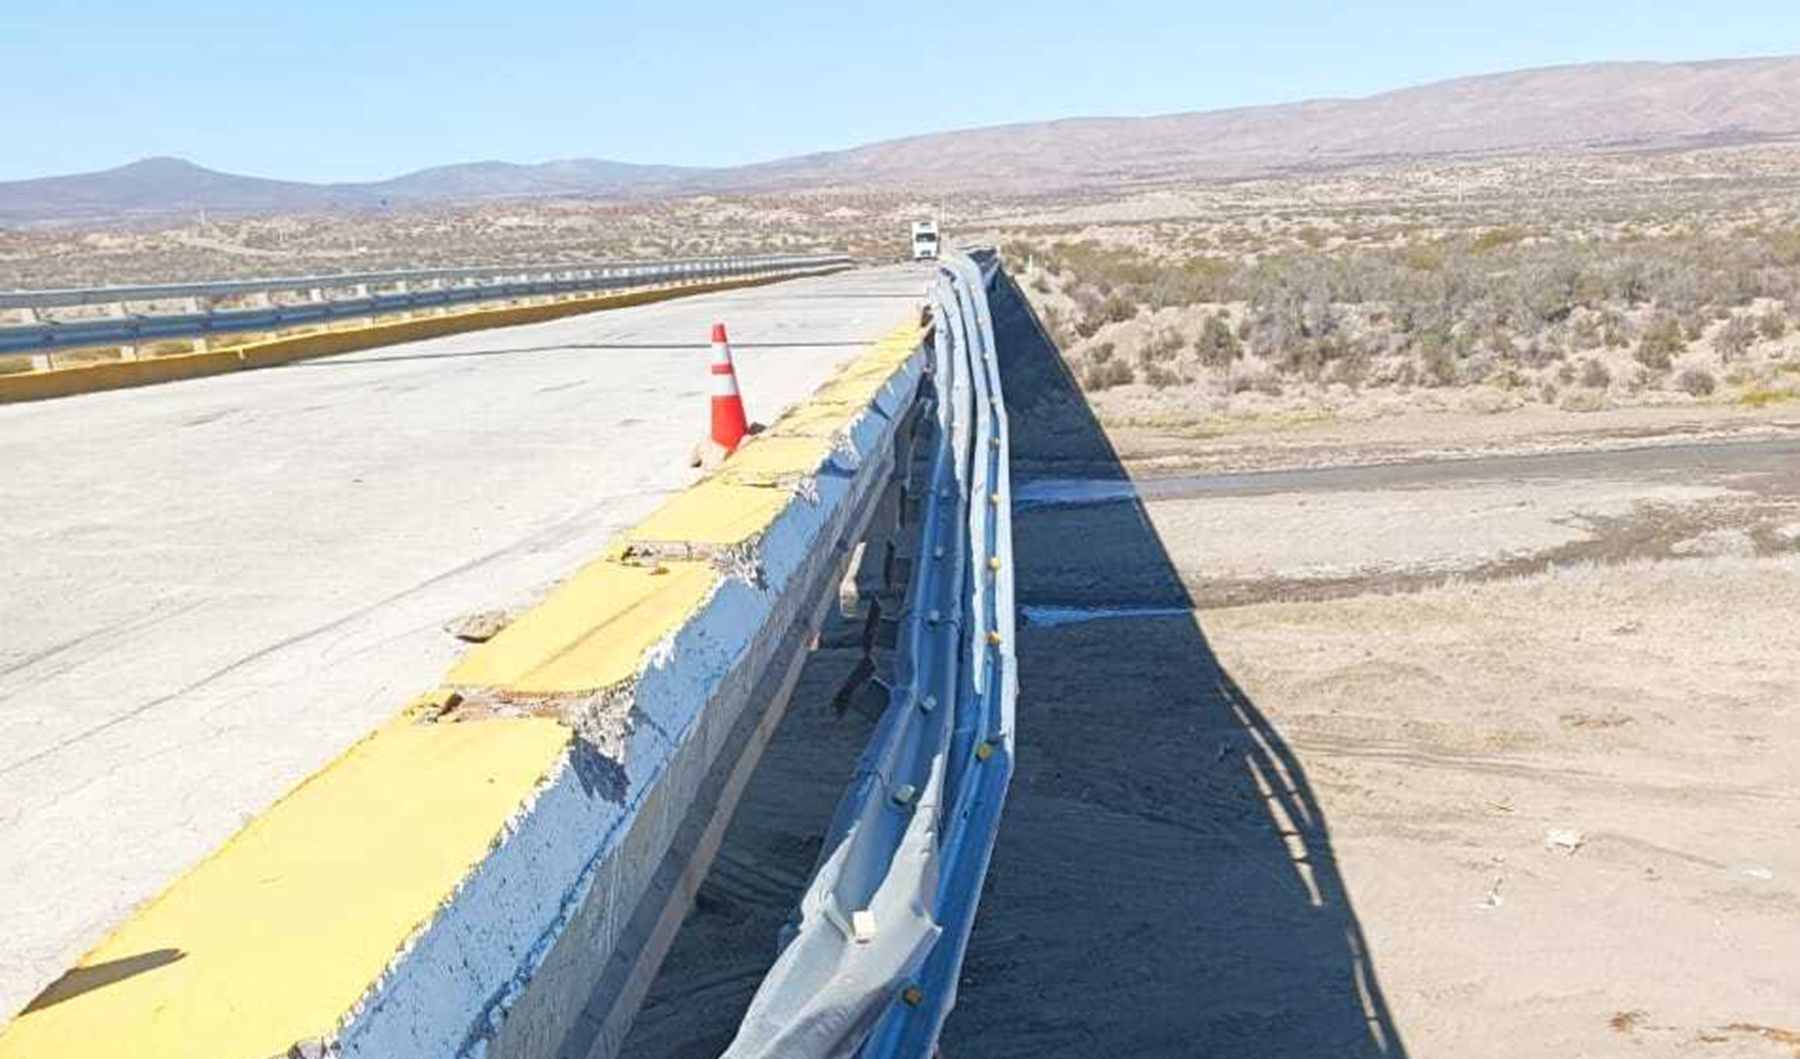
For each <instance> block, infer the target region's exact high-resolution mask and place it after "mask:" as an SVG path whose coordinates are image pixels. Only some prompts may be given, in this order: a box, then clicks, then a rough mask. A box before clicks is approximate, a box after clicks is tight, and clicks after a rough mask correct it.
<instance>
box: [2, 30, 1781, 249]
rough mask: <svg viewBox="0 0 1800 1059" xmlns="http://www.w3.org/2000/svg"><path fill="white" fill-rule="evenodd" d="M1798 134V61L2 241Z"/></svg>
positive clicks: (560, 181) (309, 205)
mask: <svg viewBox="0 0 1800 1059" xmlns="http://www.w3.org/2000/svg"><path fill="white" fill-rule="evenodd" d="M1795 136H1800V58H1770V59H1746V60H1729V61H1717V62H1698V63H1607V64H1598V65H1589V66H1568V67H1557V68H1551V69H1541V70H1526V71H1521V72H1516V73H1505V74H1493V75H1487V76H1482V77H1471V78H1464V79H1460V80H1454V81H1445V82H1440V83H1437V84H1430V85H1424V86H1420V87H1415V88H1407V89H1402V90H1399V91H1394V92H1387V93H1384V94H1381V95H1377V96H1371V97H1369V98H1366V99H1326V100H1313V101H1309V102H1303V103H1294V104H1285V105H1279V106H1262V107H1248V108H1240V109H1235V110H1221V111H1211V112H1204V113H1183V114H1170V115H1164V116H1158V117H1084V118H1071V119H1068V120H1064V121H1052V122H1039V123H1033V124H1022V125H1010V126H1003V127H997V128H985V129H971V130H963V131H956V132H944V133H935V134H930V135H922V136H914V137H909V138H905V139H899V140H890V141H885V142H881V143H874V144H868V145H865V146H859V147H853V148H851V149H848V150H843V151H832V152H826V153H821V154H813V155H806V156H802V157H797V158H790V159H785V160H781V161H776V162H770V163H764V164H757V165H747V166H738V167H728V168H722V169H682V168H677V167H672V166H654V165H627V164H622V163H617V162H607V161H598V160H593V159H574V160H566V161H557V162H546V163H543V164H539V165H510V164H504V163H500V162H480V163H472V164H464V165H449V166H440V167H436V168H432V169H426V170H421V171H419V172H416V173H411V174H408V175H405V176H401V177H397V178H394V179H390V180H383V181H375V182H370V183H362V184H330V185H325V184H303V183H296V182H291V181H280V180H265V179H259V178H252V177H242V176H236V175H232V174H227V173H218V172H214V171H212V170H208V169H204V168H202V167H200V166H196V165H193V164H190V163H187V162H184V161H181V160H179V159H147V160H145V161H142V162H136V163H133V164H131V165H127V166H123V167H121V168H118V169H112V170H107V171H105V172H100V173H86V174H79V175H74V176H59V177H48V178H43V179H38V180H30V181H15V182H12V183H0V227H4V226H15V227H16V226H22V225H44V224H88V225H94V224H105V223H108V222H121V221H134V222H138V223H142V222H144V221H146V220H152V219H154V218H156V217H159V216H163V217H166V216H169V215H172V214H188V215H193V214H196V213H198V212H199V211H201V210H207V211H209V212H211V213H212V214H213V215H215V216H224V215H235V216H243V215H250V214H269V213H296V212H313V211H319V210H340V211H354V212H376V213H380V212H385V211H390V210H394V209H404V208H409V207H420V206H431V207H446V206H456V205H470V204H474V203H481V202H492V201H496V200H523V199H540V200H541V199H574V200H584V199H585V200H595V199H599V200H610V201H633V200H644V199H648V198H681V197H687V196H692V195H697V194H709V195H744V194H793V193H808V192H833V193H858V194H859V193H867V192H872V191H879V192H885V193H901V194H921V195H927V196H941V195H945V194H950V193H979V194H983V195H1041V194H1054V195H1058V196H1061V197H1069V196H1100V197H1104V196H1108V195H1115V194H1119V193H1121V192H1128V191H1133V190H1142V189H1144V188H1150V187H1167V186H1176V185H1180V184H1182V183H1185V182H1192V181H1194V180H1199V179H1218V178H1241V177H1247V176H1256V175H1268V174H1280V173H1294V172H1296V171H1305V172H1316V171H1319V170H1328V169H1334V168H1340V167H1344V166H1352V165H1366V164H1370V163H1378V162H1391V161H1394V160H1399V159H1414V160H1417V159H1444V158H1452V157H1457V158H1468V157H1481V156H1494V155H1502V154H1513V153H1518V152H1534V151H1538V152H1541V151H1546V150H1554V151H1558V152H1562V153H1565V154H1567V153H1571V152H1583V153H1591V152H1597V151H1601V152H1603V151H1618V150H1635V151H1642V150H1648V149H1670V148H1691V147H1695V146H1705V145H1719V144H1731V143H1747V142H1761V141H1768V140H1779V139H1786V138H1792V137H1795Z"/></svg>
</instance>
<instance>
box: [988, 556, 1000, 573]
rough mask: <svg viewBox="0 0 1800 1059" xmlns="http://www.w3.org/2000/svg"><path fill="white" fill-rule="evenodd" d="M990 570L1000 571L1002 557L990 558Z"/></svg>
mask: <svg viewBox="0 0 1800 1059" xmlns="http://www.w3.org/2000/svg"><path fill="white" fill-rule="evenodd" d="M988 569H989V570H998V569H1000V557H999V556H998V555H994V556H989V557H988Z"/></svg>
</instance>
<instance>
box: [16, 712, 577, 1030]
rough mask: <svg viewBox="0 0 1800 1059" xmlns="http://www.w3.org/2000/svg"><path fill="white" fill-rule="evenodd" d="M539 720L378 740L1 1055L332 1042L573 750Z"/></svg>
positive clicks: (123, 946)
mask: <svg viewBox="0 0 1800 1059" xmlns="http://www.w3.org/2000/svg"><path fill="white" fill-rule="evenodd" d="M568 741H569V733H568V732H567V731H566V730H565V729H563V728H562V727H561V726H560V725H558V724H556V723H554V722H552V721H546V720H534V719H520V720H494V721H485V722H482V723H480V724H425V725H421V724H414V723H412V722H411V720H410V719H407V718H403V719H401V720H398V721H395V722H392V723H390V724H388V725H387V726H385V727H383V728H381V729H379V730H377V731H376V732H375V733H374V734H373V735H371V736H370V737H369V738H367V739H365V740H363V741H362V742H361V743H359V744H357V745H356V746H355V747H353V748H351V750H350V751H349V752H348V753H346V754H345V755H344V756H342V757H340V758H339V759H338V760H337V761H335V762H333V763H332V764H331V765H330V766H328V767H327V768H326V769H325V770H324V771H323V772H320V773H318V774H317V775H315V776H314V777H313V778H311V779H310V780H308V781H306V782H305V783H304V784H302V785H301V786H300V787H298V788H296V789H295V790H294V791H293V792H291V793H290V794H288V795H287V796H286V797H285V798H283V799H282V800H281V801H280V802H277V803H276V804H275V806H274V807H273V808H271V809H269V810H268V811H267V812H265V813H263V814H262V815H261V816H259V817H257V818H256V819H255V820H254V821H252V822H251V823H250V824H249V826H247V827H246V828H245V829H244V830H243V831H240V832H239V833H238V834H237V836H236V837H234V838H233V839H232V840H231V841H230V842H229V843H227V844H226V845H225V846H224V847H223V848H222V849H220V850H219V852H217V853H215V854H214V855H213V856H212V857H210V858H208V859H207V860H206V861H205V862H203V863H202V864H200V866H199V867H197V868H195V869H194V870H193V871H191V872H189V873H188V874H187V875H186V876H184V877H183V878H182V880H181V882H180V883H179V884H177V885H176V886H175V887H173V888H172V889H170V890H169V891H167V892H166V893H164V894H163V895H162V896H161V897H159V898H157V899H156V900H155V901H154V902H153V903H151V904H150V905H149V906H148V907H147V908H145V909H144V910H143V911H141V912H140V913H138V914H137V916H135V917H134V918H133V919H132V920H131V921H130V922H128V923H127V924H125V926H123V927H121V928H120V929H119V930H118V931H117V932H115V933H114V934H113V935H112V936H111V937H110V938H108V939H107V940H106V941H105V942H104V943H103V944H101V945H100V947H99V948H97V949H95V950H94V951H93V952H91V953H89V954H88V955H87V957H86V958H85V959H83V960H82V961H81V967H82V969H81V970H78V971H75V972H72V973H70V974H69V975H66V976H64V978H63V979H62V980H61V981H60V982H59V983H58V984H57V985H56V986H53V987H51V989H50V990H48V991H47V992H46V993H45V994H44V995H43V996H42V997H40V998H39V1000H38V1001H37V1002H36V1006H35V1008H34V1010H31V1011H30V1012H29V1013H27V1014H25V1015H23V1016H22V1017H20V1018H19V1019H18V1020H17V1021H15V1022H14V1023H13V1024H12V1026H11V1027H10V1028H8V1030H7V1031H6V1032H5V1034H4V1035H0V1059H76V1057H82V1059H261V1057H264V1056H276V1055H285V1054H287V1050H288V1048H289V1046H290V1045H292V1044H293V1043H294V1042H295V1041H299V1040H305V1039H308V1038H313V1037H323V1036H328V1035H329V1034H330V1033H331V1032H332V1030H333V1029H334V1027H336V1026H337V1024H338V1021H339V1020H340V1019H341V1018H342V1017H343V1016H344V1014H345V1012H347V1011H349V1010H350V1009H351V1008H352V1006H354V1005H355V1004H356V1002H357V1000H358V999H359V998H360V997H361V996H362V995H363V994H364V993H365V992H366V991H367V990H368V989H369V987H370V986H371V985H372V984H373V983H374V982H375V981H376V980H377V979H378V978H379V977H380V976H381V973H382V971H383V969H384V968H385V967H386V966H387V964H388V962H389V961H390V960H391V959H392V958H393V957H394V955H395V954H396V952H397V951H398V950H399V949H400V948H401V946H402V945H404V944H405V942H406V940H407V939H408V938H409V937H410V936H411V935H412V934H413V932H414V931H416V930H417V929H418V928H419V927H420V926H423V925H424V923H425V922H426V921H427V919H428V918H429V917H430V916H431V914H432V912H433V911H434V910H435V909H436V908H437V907H438V905H439V904H440V903H442V902H443V901H444V900H445V899H446V898H447V897H449V896H450V894H451V893H452V891H453V890H454V889H455V888H456V886H457V884H458V883H459V882H460V881H461V880H462V879H463V878H464V877H466V876H467V875H468V873H469V872H470V871H471V870H472V869H473V868H474V867H475V866H476V865H478V864H480V863H481V861H482V859H483V858H484V857H485V856H486V855H487V853H488V850H489V848H490V847H491V846H492V844H493V842H494V838H495V836H496V835H498V834H499V833H500V831H501V828H502V827H503V826H504V825H505V823H506V821H507V820H508V818H510V817H511V816H512V814H513V813H515V812H516V811H517V810H518V808H519V805H520V802H521V800H522V799H523V798H524V797H526V796H527V795H528V794H529V793H530V792H531V791H532V790H533V789H534V788H535V787H536V786H537V784H538V782H539V781H540V779H541V778H542V777H543V776H544V774H545V773H546V771H547V770H548V769H549V768H550V767H551V766H552V765H553V764H555V762H556V761H557V760H558V758H559V757H560V755H561V754H562V752H563V749H564V747H565V746H566V745H567V744H568Z"/></svg>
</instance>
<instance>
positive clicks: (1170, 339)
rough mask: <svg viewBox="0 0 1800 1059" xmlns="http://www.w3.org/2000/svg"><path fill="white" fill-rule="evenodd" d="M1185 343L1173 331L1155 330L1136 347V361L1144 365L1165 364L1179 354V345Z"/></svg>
mask: <svg viewBox="0 0 1800 1059" xmlns="http://www.w3.org/2000/svg"><path fill="white" fill-rule="evenodd" d="M1185 344H1186V343H1184V342H1183V341H1182V340H1181V336H1180V335H1179V334H1177V333H1176V332H1174V331H1170V330H1166V329H1165V330H1160V331H1157V332H1156V333H1155V334H1153V335H1151V336H1150V337H1149V339H1147V340H1146V341H1145V342H1144V344H1143V345H1142V346H1140V347H1138V363H1139V364H1142V365H1144V366H1145V367H1149V366H1150V365H1152V364H1166V363H1168V362H1169V361H1172V360H1174V359H1175V358H1176V357H1177V356H1179V355H1180V354H1181V347H1182V346H1183V345H1185Z"/></svg>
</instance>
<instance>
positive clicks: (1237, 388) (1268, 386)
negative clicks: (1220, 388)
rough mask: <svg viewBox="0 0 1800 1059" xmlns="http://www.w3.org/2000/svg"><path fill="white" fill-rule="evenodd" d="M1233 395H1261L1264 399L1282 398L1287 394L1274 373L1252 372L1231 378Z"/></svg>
mask: <svg viewBox="0 0 1800 1059" xmlns="http://www.w3.org/2000/svg"><path fill="white" fill-rule="evenodd" d="M1231 392H1232V393H1260V394H1262V395H1263V396H1264V397H1280V396H1281V395H1282V394H1283V393H1284V392H1286V391H1285V390H1284V389H1283V388H1282V385H1281V379H1280V378H1279V377H1278V376H1277V375H1276V374H1275V373H1274V372H1272V371H1250V372H1244V373H1243V374H1240V375H1233V376H1232V377H1231Z"/></svg>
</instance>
